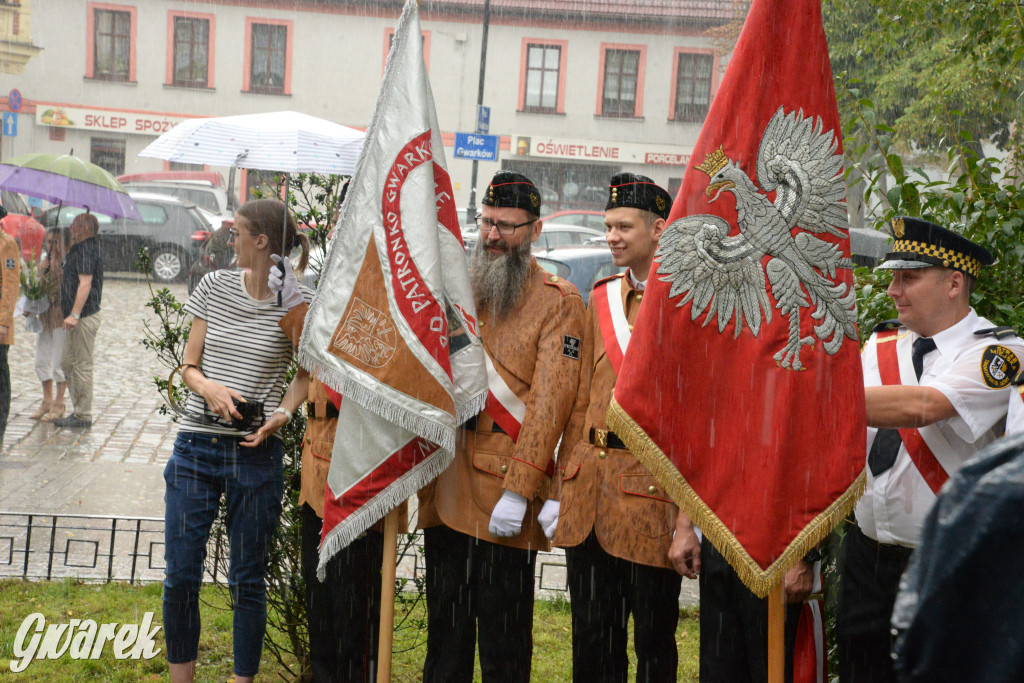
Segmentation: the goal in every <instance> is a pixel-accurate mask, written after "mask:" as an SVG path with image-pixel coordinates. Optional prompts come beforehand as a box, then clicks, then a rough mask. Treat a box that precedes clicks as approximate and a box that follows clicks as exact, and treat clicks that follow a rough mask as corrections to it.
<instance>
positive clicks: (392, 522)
mask: <svg viewBox="0 0 1024 683" xmlns="http://www.w3.org/2000/svg"><path fill="white" fill-rule="evenodd" d="M398 516H399V509H398V508H395V509H394V510H392V511H391V512H389V513H388V516H387V517H385V518H384V564H383V566H382V567H381V572H380V630H379V631H378V633H379V634H380V637H379V639H378V643H377V683H391V643H392V640H393V638H394V635H395V565H396V564H397V562H398ZM780 681H781V679H780Z"/></svg>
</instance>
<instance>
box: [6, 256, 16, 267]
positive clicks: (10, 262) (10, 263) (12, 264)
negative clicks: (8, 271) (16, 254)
mask: <svg viewBox="0 0 1024 683" xmlns="http://www.w3.org/2000/svg"><path fill="white" fill-rule="evenodd" d="M4 265H5V266H6V267H7V268H14V267H15V266H16V265H18V264H17V262H16V261H15V260H14V259H12V258H9V259H7V261H6V262H5V263H4Z"/></svg>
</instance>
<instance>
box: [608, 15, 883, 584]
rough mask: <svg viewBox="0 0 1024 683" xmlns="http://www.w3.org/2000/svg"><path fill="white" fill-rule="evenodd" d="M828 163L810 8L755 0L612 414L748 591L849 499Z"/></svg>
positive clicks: (847, 357)
mask: <svg viewBox="0 0 1024 683" xmlns="http://www.w3.org/2000/svg"><path fill="white" fill-rule="evenodd" d="M842 151H843V149H842V139H841V128H840V123H839V116H838V111H837V107H836V98H835V92H834V90H833V86H832V71H831V67H830V64H829V58H828V48H827V45H826V41H825V32H824V28H823V26H822V19H821V6H820V4H819V0H754V2H753V5H752V6H751V9H750V13H749V15H748V16H747V19H746V23H745V24H744V27H743V31H742V32H741V34H740V37H739V41H738V43H737V45H736V49H735V51H734V52H733V54H732V56H731V57H730V59H729V64H728V68H727V70H726V73H725V76H724V78H723V80H722V85H721V88H720V89H719V91H718V93H717V94H716V95H715V97H714V101H713V102H712V105H711V108H710V111H709V112H708V115H707V119H706V120H705V122H704V127H703V128H702V129H701V134H700V137H699V139H698V141H697V145H696V147H695V149H694V153H693V155H692V156H691V159H690V164H689V166H688V168H687V170H686V175H685V177H684V178H683V184H682V187H681V188H680V190H679V194H678V195H677V197H676V200H675V204H674V205H673V208H672V213H671V215H670V216H669V227H668V228H667V229H666V231H665V233H664V235H663V236H662V238H661V242H660V245H659V248H658V252H657V255H656V260H655V263H654V265H653V266H652V270H651V273H650V278H649V279H648V284H647V291H646V293H645V296H644V301H643V305H642V307H641V309H640V312H639V315H638V318H637V320H636V324H635V326H634V328H633V333H632V337H631V338H630V342H629V347H628V349H627V351H626V356H625V359H624V362H623V370H622V372H621V373H620V375H619V379H618V382H617V384H616V387H615V395H614V399H613V401H612V404H611V407H610V409H609V415H608V424H609V426H610V428H611V429H612V430H614V431H615V432H616V433H617V434H618V435H619V437H620V438H621V439H622V440H623V441H624V442H625V443H626V444H627V445H628V446H629V447H630V450H632V451H633V453H634V454H635V455H636V456H637V457H638V458H639V459H640V460H641V461H642V462H644V464H645V465H646V466H647V467H648V469H650V470H651V472H652V473H653V474H654V475H655V476H656V477H657V478H658V479H659V481H661V483H662V484H663V485H664V486H665V487H666V488H667V489H668V490H669V491H670V493H671V495H672V497H673V498H674V499H675V501H676V502H677V503H678V504H679V506H680V507H681V508H682V509H683V510H685V511H686V512H687V513H688V514H689V515H690V516H691V518H692V519H693V521H694V523H695V524H697V525H698V526H700V528H701V529H702V530H703V532H704V534H705V535H706V536H707V537H708V538H709V539H710V540H711V542H712V543H713V544H714V545H715V547H716V548H718V549H719V550H720V551H721V552H722V554H723V555H724V556H725V558H726V559H727V560H728V561H729V562H730V564H731V565H732V566H733V567H734V568H735V569H736V571H737V573H738V574H739V576H740V578H741V579H742V580H743V582H744V583H745V584H746V585H747V586H748V587H749V588H750V589H751V590H752V591H754V593H756V594H758V595H760V596H765V595H767V594H768V593H769V592H770V590H771V589H772V588H773V587H774V586H775V585H777V584H778V583H779V582H780V581H781V580H782V577H783V575H784V574H785V571H786V570H787V569H788V568H789V567H791V566H792V565H793V564H794V563H795V562H796V561H797V560H798V559H800V557H802V556H803V555H804V554H805V553H806V552H807V551H808V550H809V549H810V548H812V547H813V546H814V545H816V544H817V543H818V542H819V541H820V540H821V539H822V538H823V537H824V536H826V535H827V534H828V533H829V531H830V530H831V529H832V528H833V527H834V526H835V524H837V523H838V522H839V520H841V519H842V518H843V517H844V516H845V515H846V514H847V513H848V512H849V511H850V509H852V507H853V504H854V502H855V500H856V497H857V495H859V492H860V491H861V489H862V488H863V478H862V475H861V472H862V470H863V469H864V453H865V447H864V442H865V417H864V389H863V381H862V376H861V365H860V359H859V344H858V338H857V327H856V322H857V310H856V298H855V295H854V290H853V273H852V263H851V261H850V244H849V235H848V226H847V217H846V204H845V198H846V191H845V186H844V183H843V169H842Z"/></svg>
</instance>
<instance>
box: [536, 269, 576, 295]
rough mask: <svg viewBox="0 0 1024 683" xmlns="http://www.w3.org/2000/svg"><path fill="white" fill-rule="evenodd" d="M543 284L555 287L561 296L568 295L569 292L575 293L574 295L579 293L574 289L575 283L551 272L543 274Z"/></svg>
mask: <svg viewBox="0 0 1024 683" xmlns="http://www.w3.org/2000/svg"><path fill="white" fill-rule="evenodd" d="M544 284H546V285H549V286H551V287H554V288H556V289H557V290H558V291H560V292H561V293H562V296H569V295H571V294H575V295H576V296H579V295H580V293H579V291H577V289H576V285H574V284H573V283H571V282H569V281H568V280H567V279H565V278H564V277H559V276H557V275H554V274H552V273H545V274H544Z"/></svg>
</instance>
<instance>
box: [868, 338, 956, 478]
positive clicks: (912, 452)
mask: <svg viewBox="0 0 1024 683" xmlns="http://www.w3.org/2000/svg"><path fill="white" fill-rule="evenodd" d="M897 334H898V330H886V331H885V332H879V333H878V336H877V343H876V346H875V348H877V349H878V351H877V353H878V374H879V376H880V377H881V379H882V384H883V385H885V386H900V385H901V384H903V381H902V379H901V377H900V362H899V357H898V356H897V355H896V335H897ZM899 433H900V439H902V440H903V445H904V447H906V449H907V455H909V456H910V459H911V460H912V461H913V463H914V466H915V467H917V471H918V472H920V473H921V476H922V477H924V480H925V482H926V483H927V484H928V487H929V488H930V489H931V490H932V492H933V493H935V494H936V495H938V493H939V489H941V488H942V485H943V484H945V483H946V480H947V479H949V473H948V472H947V471H946V469H945V468H944V467H943V466H942V463H940V462H939V461H938V459H937V458H936V457H935V453H934V452H932V449H931V448H930V447H929V446H928V443H927V442H926V441H925V440H924V437H923V436H922V435H921V430H919V429H913V428H911V429H900V430H899Z"/></svg>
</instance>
